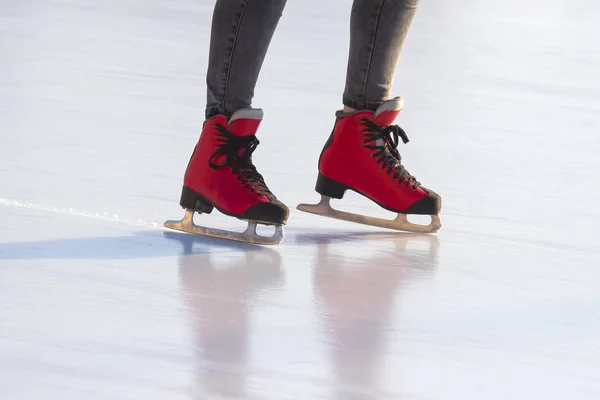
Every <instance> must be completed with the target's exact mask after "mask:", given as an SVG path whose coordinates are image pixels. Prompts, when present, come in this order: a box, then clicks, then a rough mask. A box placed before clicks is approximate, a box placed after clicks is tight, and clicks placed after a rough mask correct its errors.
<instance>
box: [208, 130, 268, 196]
mask: <svg viewBox="0 0 600 400" xmlns="http://www.w3.org/2000/svg"><path fill="white" fill-rule="evenodd" d="M216 128H217V130H218V131H219V134H218V136H217V140H218V141H219V142H220V145H219V146H218V148H217V151H215V153H214V154H213V155H212V156H211V158H210V160H209V161H208V165H209V166H210V167H211V168H213V169H223V168H227V167H230V168H231V171H232V173H233V174H238V173H239V175H238V176H237V177H236V179H237V180H241V181H242V183H243V184H244V186H245V187H246V188H248V189H250V193H258V194H259V195H263V196H267V197H269V198H271V197H273V193H271V191H270V190H269V188H268V187H267V185H266V184H265V181H264V178H263V176H262V175H261V174H260V173H259V172H258V171H257V170H256V167H255V166H254V164H252V153H253V152H254V150H256V146H258V144H259V143H260V141H259V140H258V139H257V138H256V136H255V135H250V136H236V135H234V134H233V133H231V132H229V131H228V130H227V128H225V127H224V126H223V125H220V124H218V125H216ZM242 150H243V151H242ZM240 154H241V155H240ZM219 156H225V161H224V162H223V163H222V164H215V163H214V162H213V160H214V159H215V158H216V157H219Z"/></svg>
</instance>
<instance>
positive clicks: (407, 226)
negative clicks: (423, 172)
mask: <svg viewBox="0 0 600 400" xmlns="http://www.w3.org/2000/svg"><path fill="white" fill-rule="evenodd" d="M330 202H331V197H328V196H323V195H321V201H319V203H317V204H299V205H298V206H297V207H296V208H297V209H298V210H300V211H304V212H307V213H311V214H316V215H321V216H324V217H329V218H333V219H339V220H342V221H348V222H355V223H357V224H363V225H370V226H377V227H380V228H387V229H393V230H396V231H406V232H415V233H434V232H437V231H438V230H439V229H440V228H441V227H442V223H441V221H440V217H439V216H438V215H431V222H430V223H429V225H418V224H413V223H412V222H410V221H409V220H408V218H407V217H406V214H398V216H397V217H396V218H394V219H384V218H377V217H369V216H366V215H360V214H353V213H349V212H346V211H340V210H336V209H335V208H333V207H331V203H330Z"/></svg>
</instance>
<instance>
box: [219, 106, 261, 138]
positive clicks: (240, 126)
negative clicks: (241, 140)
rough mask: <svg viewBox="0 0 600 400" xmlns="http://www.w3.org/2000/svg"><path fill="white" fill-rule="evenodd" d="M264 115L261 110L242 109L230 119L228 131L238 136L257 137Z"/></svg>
mask: <svg viewBox="0 0 600 400" xmlns="http://www.w3.org/2000/svg"><path fill="white" fill-rule="evenodd" d="M263 115H264V113H263V110H261V109H260V108H241V109H239V110H237V111H236V112H234V113H233V115H232V116H231V118H229V124H228V129H229V131H230V132H231V133H233V134H234V135H236V136H250V135H255V134H256V131H258V127H259V126H260V123H261V121H262V119H263Z"/></svg>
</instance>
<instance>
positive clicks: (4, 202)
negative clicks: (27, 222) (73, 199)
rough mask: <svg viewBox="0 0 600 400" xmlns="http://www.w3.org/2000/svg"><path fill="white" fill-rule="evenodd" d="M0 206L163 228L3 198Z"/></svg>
mask: <svg viewBox="0 0 600 400" xmlns="http://www.w3.org/2000/svg"><path fill="white" fill-rule="evenodd" d="M0 205H3V206H9V207H21V208H30V209H34V210H41V211H49V212H55V213H61V214H69V215H75V216H79V217H87V218H96V219H102V220H105V221H111V222H117V223H120V224H127V225H135V226H150V227H155V228H158V227H162V224H160V223H158V222H152V221H145V220H143V219H131V218H127V217H120V216H118V215H117V214H109V213H106V212H104V213H101V212H95V211H82V210H76V209H74V208H61V207H53V206H45V205H41V204H33V203H25V202H22V201H18V200H12V199H5V198H1V197H0Z"/></svg>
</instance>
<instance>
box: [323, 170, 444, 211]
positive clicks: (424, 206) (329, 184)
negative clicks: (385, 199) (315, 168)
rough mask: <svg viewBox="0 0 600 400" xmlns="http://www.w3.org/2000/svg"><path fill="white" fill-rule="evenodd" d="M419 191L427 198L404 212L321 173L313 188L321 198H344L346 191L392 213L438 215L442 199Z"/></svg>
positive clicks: (432, 192) (430, 193) (431, 192)
mask: <svg viewBox="0 0 600 400" xmlns="http://www.w3.org/2000/svg"><path fill="white" fill-rule="evenodd" d="M421 189H423V190H424V191H426V192H427V193H428V194H427V197H424V198H422V199H421V200H418V201H416V202H415V203H413V204H411V205H410V207H408V208H407V209H406V210H397V209H393V208H389V207H386V206H384V205H383V204H381V203H379V202H378V201H376V200H374V199H372V198H370V197H369V196H367V195H366V194H364V193H362V192H360V191H359V190H356V189H354V188H352V187H350V186H346V185H344V184H343V183H340V182H338V181H335V180H333V179H331V178H328V177H326V176H325V175H323V174H321V173H319V177H318V178H317V184H316V187H315V190H316V191H317V193H319V194H320V195H323V196H327V197H331V198H333V199H341V198H342V197H343V196H344V193H345V192H346V190H352V191H353V192H355V193H358V194H360V195H361V196H364V197H366V198H367V199H369V200H371V201H372V202H374V203H375V204H377V205H378V206H379V207H381V208H383V209H385V210H388V211H391V212H394V213H400V214H413V215H438V214H439V212H440V210H441V208H442V198H441V197H440V196H439V195H438V194H437V193H435V192H434V191H432V190H429V189H426V188H424V187H422V186H421Z"/></svg>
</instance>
